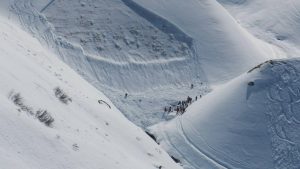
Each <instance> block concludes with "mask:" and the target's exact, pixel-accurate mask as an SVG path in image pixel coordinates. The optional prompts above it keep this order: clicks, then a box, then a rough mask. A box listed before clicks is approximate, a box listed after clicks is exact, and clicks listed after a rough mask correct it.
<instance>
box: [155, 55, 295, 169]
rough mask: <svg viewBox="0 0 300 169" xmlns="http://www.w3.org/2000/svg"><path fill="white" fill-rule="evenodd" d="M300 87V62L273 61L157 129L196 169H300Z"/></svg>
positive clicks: (255, 69) (179, 155)
mask: <svg viewBox="0 0 300 169" xmlns="http://www.w3.org/2000/svg"><path fill="white" fill-rule="evenodd" d="M299 86H300V61H299V59H290V60H273V61H268V62H265V63H263V64H261V65H258V66H257V67H255V68H254V69H252V70H250V71H249V72H248V73H245V74H243V75H242V76H240V77H238V78H236V79H234V80H232V81H230V82H229V83H227V84H225V85H223V86H222V87H220V88H218V89H216V90H215V91H213V92H212V93H210V94H208V95H207V96H205V97H204V98H203V99H201V100H200V101H199V102H196V103H194V104H193V105H192V106H191V107H189V108H188V110H187V112H186V113H185V114H184V115H183V116H181V117H178V118H176V119H174V120H173V121H172V122H170V123H167V124H161V125H159V126H157V127H155V128H154V129H153V131H156V132H157V134H158V135H159V136H160V137H161V141H162V142H163V143H162V144H163V145H164V147H166V148H167V149H169V150H170V151H171V152H172V151H173V153H174V154H176V155H177V156H178V157H181V158H182V159H183V160H184V161H186V162H187V163H188V164H189V167H191V168H200V167H201V166H204V167H206V168H241V169H261V168H270V169H271V168H275V169H291V168H292V169H297V168H299V167H300V166H299V165H300V151H299V148H300V142H299V138H300V135H299V131H300V113H299V112H300V109H299V106H300V103H299V98H300V93H299V91H300V89H299ZM186 149H189V151H186ZM195 159H199V160H198V161H197V160H195Z"/></svg>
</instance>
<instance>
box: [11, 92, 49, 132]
mask: <svg viewBox="0 0 300 169" xmlns="http://www.w3.org/2000/svg"><path fill="white" fill-rule="evenodd" d="M9 98H10V99H11V100H12V102H13V103H14V104H15V105H16V106H18V107H19V108H18V111H19V112H22V111H23V112H26V113H28V114H29V115H31V116H35V117H36V118H37V119H39V121H40V122H42V123H44V124H45V125H46V126H48V127H50V126H52V123H53V122H54V118H53V117H52V116H51V115H50V113H49V112H48V111H47V110H44V109H39V110H38V111H36V112H35V113H34V110H33V108H32V107H30V106H27V105H25V104H24V99H23V97H22V96H21V94H20V93H15V92H14V91H11V92H10V94H9Z"/></svg>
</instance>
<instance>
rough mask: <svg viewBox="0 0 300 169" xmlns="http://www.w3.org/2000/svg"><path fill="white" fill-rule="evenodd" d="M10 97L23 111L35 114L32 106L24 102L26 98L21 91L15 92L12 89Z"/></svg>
mask: <svg viewBox="0 0 300 169" xmlns="http://www.w3.org/2000/svg"><path fill="white" fill-rule="evenodd" d="M10 99H11V100H12V102H13V103H14V104H15V105H16V106H18V107H19V108H20V110H21V111H24V112H26V113H29V114H30V115H33V114H34V113H33V110H32V108H31V107H29V106H27V105H25V104H24V99H23V97H22V96H21V94H20V93H15V92H14V91H12V92H11V93H10Z"/></svg>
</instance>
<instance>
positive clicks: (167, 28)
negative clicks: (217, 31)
mask: <svg viewBox="0 0 300 169" xmlns="http://www.w3.org/2000/svg"><path fill="white" fill-rule="evenodd" d="M122 1H123V2H124V3H125V4H126V5H127V6H128V7H130V8H131V9H132V10H133V11H135V12H136V13H137V14H138V15H140V16H141V17H143V18H145V19H147V20H148V21H149V22H150V23H152V24H153V25H154V26H156V27H157V28H158V29H159V30H161V31H163V32H166V33H168V34H169V33H171V34H173V35H174V37H175V38H176V39H177V40H178V41H183V42H186V43H187V44H188V45H189V47H190V48H191V47H192V45H193V39H192V38H191V37H190V36H188V35H187V34H186V33H184V32H183V31H182V30H180V28H178V27H177V26H176V25H174V24H173V23H171V22H170V21H168V20H166V19H164V18H162V17H161V16H159V15H157V14H155V13H154V12H152V11H150V10H148V9H146V8H144V7H142V6H141V5H139V4H138V3H136V2H134V1H133V0H122Z"/></svg>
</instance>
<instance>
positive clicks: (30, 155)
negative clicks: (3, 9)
mask: <svg viewBox="0 0 300 169" xmlns="http://www.w3.org/2000/svg"><path fill="white" fill-rule="evenodd" d="M0 60H1V62H0V77H1V80H0V88H1V90H0V103H1V106H0V164H1V167H0V168H5V169H16V168H24V169H27V168H28V169H41V168H43V169H54V168H55V169H83V168H88V169H96V168H97V169H99V168H105V169H109V168H110V169H117V168H122V169H125V168H126V169H127V168H130V169H131V168H132V169H134V168H136V169H138V168H139V169H140V168H145V169H146V168H147V169H148V168H149V169H155V168H159V166H163V168H169V169H174V168H181V167H179V166H178V165H177V164H175V163H174V162H173V161H172V159H171V158H170V157H169V156H168V155H167V154H166V153H165V152H164V151H163V150H161V149H160V148H159V147H158V145H157V144H156V143H155V142H154V141H152V140H151V138H149V137H148V136H147V135H146V134H145V133H144V132H143V130H141V129H140V128H138V127H136V126H134V125H133V124H132V123H130V122H129V121H128V120H127V119H126V118H125V117H124V116H123V115H122V114H121V112H119V111H118V110H117V109H116V108H115V106H113V104H112V103H111V102H110V101H109V99H108V98H107V97H106V96H105V95H103V94H102V93H101V92H99V91H98V90H96V89H95V88H94V87H92V86H91V85H90V84H89V83H88V82H86V81H85V80H83V79H82V78H81V77H80V76H79V75H78V74H76V73H75V72H74V71H73V70H71V69H70V68H69V67H68V66H66V65H65V64H64V63H62V62H61V61H60V60H59V59H58V58H57V57H56V56H55V55H52V54H50V52H48V51H47V50H44V49H43V47H42V46H41V45H40V44H39V42H38V41H37V40H36V39H34V38H32V37H31V36H30V35H29V34H27V33H26V32H24V31H23V30H21V29H19V28H18V27H17V26H15V25H14V24H12V23H11V21H8V20H7V19H3V18H2V17H0ZM57 87H59V88H60V90H63V91H58V90H55V91H56V92H55V91H54V89H55V88H57ZM18 93H19V94H18ZM100 99H101V100H103V101H102V102H101V104H99V103H98V102H97V100H100ZM39 110H46V111H47V112H45V111H40V113H37V111H39ZM41 112H42V113H41ZM52 118H53V119H54V122H52V120H51V119H52ZM44 123H45V124H46V125H45V124H44ZM47 125H49V126H47Z"/></svg>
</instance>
